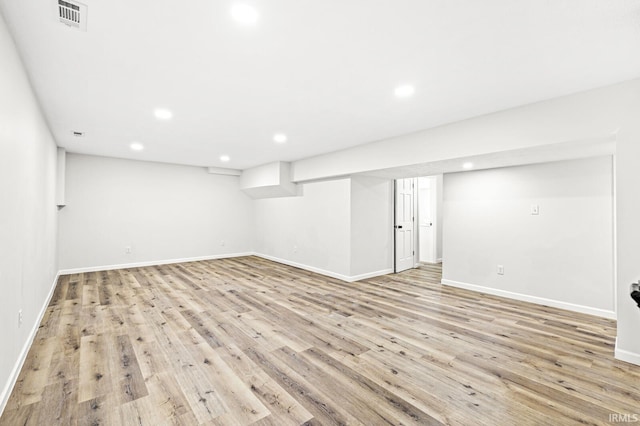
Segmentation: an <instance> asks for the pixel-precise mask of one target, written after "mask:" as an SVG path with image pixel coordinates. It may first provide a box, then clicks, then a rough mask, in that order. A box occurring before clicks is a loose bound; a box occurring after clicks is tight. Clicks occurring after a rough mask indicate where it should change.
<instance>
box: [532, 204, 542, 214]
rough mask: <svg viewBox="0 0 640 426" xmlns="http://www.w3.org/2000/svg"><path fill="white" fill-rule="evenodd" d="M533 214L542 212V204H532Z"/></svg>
mask: <svg viewBox="0 0 640 426" xmlns="http://www.w3.org/2000/svg"><path fill="white" fill-rule="evenodd" d="M531 214H532V215H538V214H540V206H539V205H537V204H531Z"/></svg>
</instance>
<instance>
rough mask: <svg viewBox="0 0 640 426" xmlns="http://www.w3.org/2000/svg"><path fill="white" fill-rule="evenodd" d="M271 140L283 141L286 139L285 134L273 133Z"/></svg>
mask: <svg viewBox="0 0 640 426" xmlns="http://www.w3.org/2000/svg"><path fill="white" fill-rule="evenodd" d="M273 141H274V142H275V143H285V142H286V141H287V135H285V134H284V133H276V134H275V135H273Z"/></svg>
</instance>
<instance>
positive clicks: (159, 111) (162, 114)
mask: <svg viewBox="0 0 640 426" xmlns="http://www.w3.org/2000/svg"><path fill="white" fill-rule="evenodd" d="M153 114H154V115H155V116H156V118H157V119H158V120H171V117H173V113H172V112H171V111H169V110H168V109H165V108H156V109H155V111H153Z"/></svg>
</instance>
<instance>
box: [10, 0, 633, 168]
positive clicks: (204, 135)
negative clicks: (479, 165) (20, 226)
mask: <svg viewBox="0 0 640 426" xmlns="http://www.w3.org/2000/svg"><path fill="white" fill-rule="evenodd" d="M242 2H244V3H247V4H250V5H253V6H254V7H255V8H256V9H257V10H258V12H259V14H260V18H259V21H258V23H257V24H256V25H255V26H243V25H240V24H238V23H237V22H235V21H234V20H233V19H232V18H231V16H230V8H231V7H232V5H234V4H235V3H238V2H235V1H226V0H222V1H221V0H209V1H202V0H189V1H169V0H136V1H123V0H111V1H107V2H106V1H96V0H84V3H85V4H87V5H88V29H87V32H80V31H78V30H75V29H72V28H69V27H67V26H65V25H63V24H61V23H59V22H58V20H57V15H56V5H57V0H29V1H25V0H0V8H1V10H2V12H3V14H4V16H5V19H6V20H7V22H8V23H9V26H10V28H11V30H12V32H13V35H14V37H15V39H16V42H17V44H18V47H19V50H20V52H21V54H22V57H23V60H24V61H25V64H26V68H27V70H28V73H29V75H30V78H31V80H32V83H33V86H34V88H35V90H36V93H37V95H38V97H39V99H40V101H41V103H42V107H43V109H44V113H45V115H46V117H47V119H48V121H49V123H50V126H51V128H52V131H53V133H54V136H55V138H56V140H57V142H58V144H59V145H60V146H62V147H65V148H66V149H67V150H68V151H70V152H78V153H88V154H96V155H105V156H114V157H122V158H135V159H144V160H152V161H163V162H171V163H181V164H192V165H200V166H214V167H229V168H236V169H245V168H248V167H252V166H256V165H259V164H264V163H268V162H271V161H276V160H282V161H293V160H297V159H300V158H305V157H309V156H313V155H317V154H321V153H326V152H330V151H335V150H339V149H344V148H347V147H352V146H355V145H358V144H363V143H367V142H371V141H375V140H381V139H386V138H390V137H393V136H398V135H401V134H406V133H411V132H414V131H418V130H422V129H426V128H429V127H434V126H437V125H440V124H444V123H448V122H453V121H457V120H461V119H465V118H469V117H472V116H477V115H482V114H486V113H490V112H495V111H499V110H503V109H507V108H510V107H514V106H518V105H523V104H527V103H532V102H536V101H540V100H544V99H549V98H553V97H557V96H561V95H565V94H569V93H574V92H578V91H583V90H587V89H590V88H594V87H599V86H604V85H608V84H612V83H616V82H620V81H624V80H629V79H632V78H637V77H639V76H640V54H639V53H640V0H485V1H477V0H447V1H443V0H439V1H436V0H395V1H391V0H387V1H379V0H343V1H337V0H328V1H304V0H270V1H266V0H246V1H242ZM400 84H412V85H414V86H415V88H416V93H415V95H414V96H413V97H411V98H409V99H396V98H395V97H394V95H393V91H394V89H395V87H397V86H398V85H400ZM158 107H164V108H168V109H170V110H171V111H172V112H173V115H174V117H173V119H171V120H169V121H158V120H156V118H155V117H154V115H153V111H154V109H155V108H158ZM73 131H82V132H85V136H84V137H83V138H77V137H74V136H73V135H72V132H73ZM277 132H283V133H286V134H287V135H288V141H287V143H285V144H281V145H278V144H275V143H274V142H273V141H272V137H273V135H274V133H277ZM470 137H472V136H471V135H470ZM133 141H139V142H141V143H143V144H144V146H145V149H144V151H141V152H133V151H131V150H130V149H129V144H130V143H131V142H133ZM223 154H226V155H229V156H230V157H231V161H230V162H228V163H221V162H220V160H219V157H220V156H221V155H223Z"/></svg>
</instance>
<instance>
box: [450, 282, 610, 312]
mask: <svg viewBox="0 0 640 426" xmlns="http://www.w3.org/2000/svg"><path fill="white" fill-rule="evenodd" d="M441 282H442V284H444V285H448V286H451V287H458V288H463V289H465V290H472V291H477V292H479V293H486V294H491V295H494V296H501V297H506V298H508V299H515V300H520V301H523V302H530V303H536V304H538V305H545V306H551V307H552V308H559V309H565V310H567V311H573V312H580V313H582V314H588V315H595V316H598V317H603V318H609V319H616V313H615V312H613V311H607V310H605V309H599V308H592V307H590V306H583V305H576V304H573V303H568V302H562V301H559V300H553V299H545V298H544V297H538V296H530V295H528V294H521V293H514V292H511V291H506V290H499V289H496V288H491V287H483V286H480V285H475V284H468V283H463V282H460V281H453V280H446V279H443V280H442V281H441Z"/></svg>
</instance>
